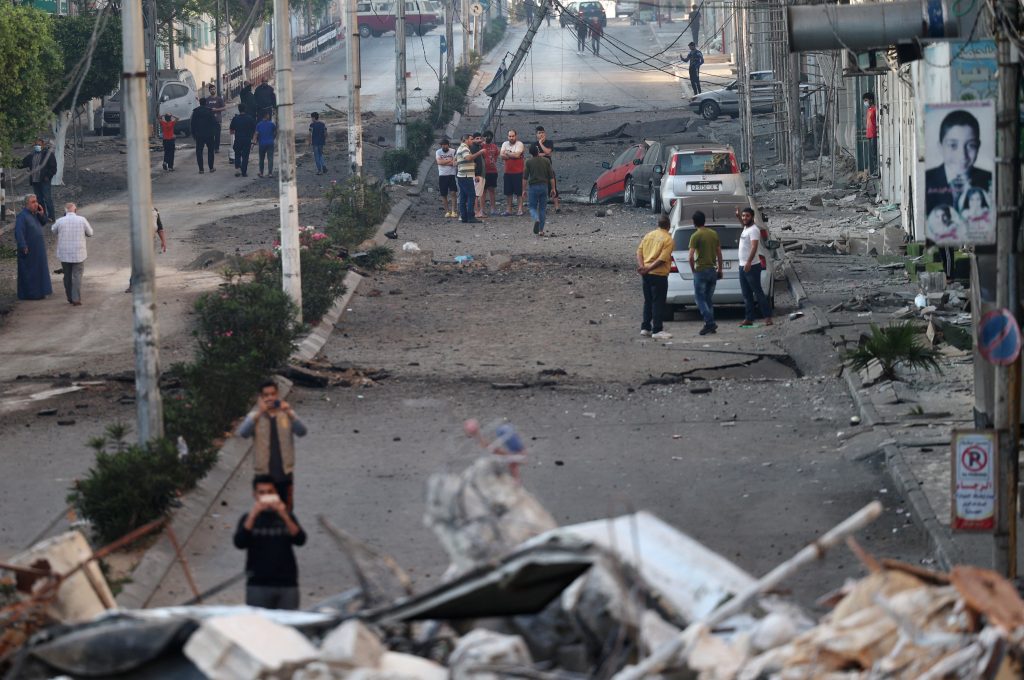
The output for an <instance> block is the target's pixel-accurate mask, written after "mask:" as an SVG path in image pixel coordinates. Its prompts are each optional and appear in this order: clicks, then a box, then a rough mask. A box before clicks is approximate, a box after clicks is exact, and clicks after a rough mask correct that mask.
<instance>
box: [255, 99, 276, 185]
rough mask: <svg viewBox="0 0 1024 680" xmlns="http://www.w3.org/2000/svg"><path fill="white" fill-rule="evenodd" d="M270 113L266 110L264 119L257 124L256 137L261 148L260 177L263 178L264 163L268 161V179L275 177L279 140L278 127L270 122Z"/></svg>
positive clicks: (258, 174)
mask: <svg viewBox="0 0 1024 680" xmlns="http://www.w3.org/2000/svg"><path fill="white" fill-rule="evenodd" d="M270 113H271V112H270V111H267V110H264V111H263V115H262V119H261V120H260V122H259V123H257V124H256V137H257V138H258V140H259V147H260V171H259V173H257V176H258V177H263V176H264V175H263V161H264V160H266V161H267V174H266V176H267V177H273V176H274V142H275V141H276V140H277V126H276V125H274V121H272V120H270Z"/></svg>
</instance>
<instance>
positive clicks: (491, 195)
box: [484, 130, 499, 215]
mask: <svg viewBox="0 0 1024 680" xmlns="http://www.w3.org/2000/svg"><path fill="white" fill-rule="evenodd" d="M498 153H499V152H498V145H497V144H495V143H494V133H493V132H491V131H490V130H488V131H487V132H485V133H484V212H485V213H486V212H487V202H488V200H490V203H491V211H490V214H491V215H497V214H498V202H497V199H496V198H495V194H496V193H497V191H498Z"/></svg>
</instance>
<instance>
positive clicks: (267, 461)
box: [238, 380, 307, 511]
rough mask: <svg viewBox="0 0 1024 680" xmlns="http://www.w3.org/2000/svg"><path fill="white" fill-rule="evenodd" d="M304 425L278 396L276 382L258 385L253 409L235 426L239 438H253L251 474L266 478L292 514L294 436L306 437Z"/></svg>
mask: <svg viewBox="0 0 1024 680" xmlns="http://www.w3.org/2000/svg"><path fill="white" fill-rule="evenodd" d="M306 432H307V430H306V426H305V425H304V424H303V423H302V421H301V420H299V417H298V416H297V415H295V411H293V410H292V407H291V406H290V405H289V404H288V402H286V401H281V399H280V397H279V396H278V393H277V383H275V382H274V381H273V380H267V381H266V382H264V383H263V384H262V385H260V396H259V399H257V400H256V406H254V407H253V409H252V410H251V411H249V414H248V415H247V416H246V417H245V420H243V421H242V424H241V425H240V426H239V427H238V436H239V437H244V438H249V437H252V438H253V446H252V463H253V473H254V474H256V475H257V476H260V475H267V476H269V477H270V479H271V481H272V482H273V484H274V485H275V486H276V487H277V493H278V495H279V496H280V497H281V498H282V499H284V502H285V505H286V506H287V508H288V510H289V511H291V510H292V508H294V507H295V492H294V481H295V479H294V471H295V436H296V435H297V436H299V437H305V436H306Z"/></svg>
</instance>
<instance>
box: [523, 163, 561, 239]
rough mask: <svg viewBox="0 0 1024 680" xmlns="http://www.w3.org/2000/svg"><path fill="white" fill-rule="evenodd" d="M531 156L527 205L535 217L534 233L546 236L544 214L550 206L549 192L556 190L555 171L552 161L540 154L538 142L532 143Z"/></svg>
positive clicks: (527, 165) (528, 167) (527, 170)
mask: <svg viewBox="0 0 1024 680" xmlns="http://www.w3.org/2000/svg"><path fill="white" fill-rule="evenodd" d="M530 156H531V158H530V160H528V161H526V173H525V176H524V179H525V180H526V184H527V187H528V188H527V194H526V197H527V201H528V203H527V205H529V206H530V215H531V216H532V217H533V233H534V234H539V235H540V236H544V215H545V213H546V212H547V208H548V194H550V193H551V192H552V191H554V190H555V171H554V170H552V169H551V161H549V160H548V159H547V158H545V157H544V156H541V155H540V147H539V146H538V145H537V144H531V145H530Z"/></svg>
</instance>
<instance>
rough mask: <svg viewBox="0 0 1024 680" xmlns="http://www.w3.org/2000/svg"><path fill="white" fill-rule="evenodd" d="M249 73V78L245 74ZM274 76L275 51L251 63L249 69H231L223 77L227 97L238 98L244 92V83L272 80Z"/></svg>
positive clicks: (237, 67)
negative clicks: (264, 79)
mask: <svg viewBox="0 0 1024 680" xmlns="http://www.w3.org/2000/svg"><path fill="white" fill-rule="evenodd" d="M246 71H248V77H246V75H245V72H246ZM273 76H274V51H273V50H271V51H269V52H267V53H266V54H261V55H260V56H258V57H256V58H255V59H252V60H250V61H249V66H248V68H247V69H243V68H242V67H241V66H236V67H235V68H233V69H231V70H230V71H228V72H227V73H225V74H224V75H223V76H221V77H222V78H223V79H224V91H225V92H227V93H228V94H227V97H228V98H231V97H237V96H238V93H239V92H240V91H241V90H242V83H243V82H244V81H246V80H248V81H249V82H250V83H258V82H260V80H262V79H263V78H266V79H267V80H271V79H272V78H273Z"/></svg>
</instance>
